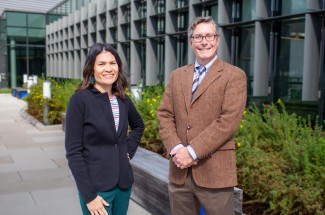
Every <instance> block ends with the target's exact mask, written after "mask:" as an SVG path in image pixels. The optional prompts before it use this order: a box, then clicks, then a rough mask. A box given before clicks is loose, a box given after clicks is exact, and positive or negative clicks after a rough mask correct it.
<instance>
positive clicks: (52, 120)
mask: <svg viewBox="0 0 325 215" xmlns="http://www.w3.org/2000/svg"><path fill="white" fill-rule="evenodd" d="M49 81H50V82H51V98H50V99H46V102H47V105H48V106H49V111H48V124H49V125H53V124H60V123H61V122H62V119H61V114H62V112H65V111H66V108H67V104H68V101H69V99H70V97H71V95H72V94H73V93H74V91H75V89H76V87H77V85H78V83H79V82H80V80H66V81H56V80H54V79H51V78H50V79H49ZM43 82H44V79H43V78H39V79H38V82H37V84H34V85H33V86H32V87H31V88H30V93H29V94H28V95H27V97H26V101H27V103H28V106H27V112H28V113H29V114H31V115H32V116H34V117H35V118H36V119H38V120H39V121H41V122H43V107H44V102H45V100H44V98H43Z"/></svg>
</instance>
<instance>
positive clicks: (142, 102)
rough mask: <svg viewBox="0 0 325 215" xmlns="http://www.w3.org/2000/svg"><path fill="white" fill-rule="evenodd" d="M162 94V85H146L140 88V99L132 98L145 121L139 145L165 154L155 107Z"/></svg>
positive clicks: (157, 105) (156, 107)
mask: <svg viewBox="0 0 325 215" xmlns="http://www.w3.org/2000/svg"><path fill="white" fill-rule="evenodd" d="M163 94H164V86H162V85H156V86H147V87H145V88H144V89H143V90H142V92H141V98H140V99H138V100H137V99H135V98H133V99H132V100H133V102H134V104H135V106H136V108H137V110H138V111H139V113H140V115H141V117H142V118H143V120H144V123H145V130H144V133H143V136H142V139H141V143H140V145H141V146H142V147H144V148H147V149H149V150H151V151H153V152H156V153H159V154H161V155H164V156H165V152H164V146H163V144H162V141H161V138H160V135H159V130H158V129H159V126H158V119H157V109H158V107H159V104H160V101H161V98H162V95H163Z"/></svg>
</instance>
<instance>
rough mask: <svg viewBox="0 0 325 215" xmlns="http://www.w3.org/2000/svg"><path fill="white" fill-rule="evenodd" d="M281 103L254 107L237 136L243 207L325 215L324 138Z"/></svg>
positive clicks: (280, 212)
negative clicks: (245, 200) (244, 205)
mask: <svg viewBox="0 0 325 215" xmlns="http://www.w3.org/2000/svg"><path fill="white" fill-rule="evenodd" d="M278 103H279V107H280V108H279V109H280V110H279V109H278V108H277V106H276V105H266V106H264V108H263V109H262V111H260V110H259V109H257V108H256V107H254V106H253V107H251V108H249V109H248V111H247V112H245V114H244V117H243V120H242V124H241V125H240V129H239V130H238V132H237V133H236V140H237V146H238V148H237V150H236V152H237V165H238V181H239V186H240V187H241V188H242V189H243V190H244V193H245V195H247V196H248V198H247V199H249V201H247V202H245V203H244V204H250V203H259V204H267V205H268V208H267V210H265V211H264V214H324V211H325V191H324V184H325V134H324V132H323V131H322V128H321V127H318V126H317V125H316V126H315V127H314V128H313V127H312V125H311V123H310V120H309V121H308V120H305V119H302V118H301V117H299V116H296V115H295V114H288V113H287V112H286V110H285V107H284V105H283V104H282V102H281V101H280V100H279V102H278Z"/></svg>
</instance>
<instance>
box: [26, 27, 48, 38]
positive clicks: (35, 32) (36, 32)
mask: <svg viewBox="0 0 325 215" xmlns="http://www.w3.org/2000/svg"><path fill="white" fill-rule="evenodd" d="M28 36H29V37H45V29H33V28H30V29H28Z"/></svg>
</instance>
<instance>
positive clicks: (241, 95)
mask: <svg viewBox="0 0 325 215" xmlns="http://www.w3.org/2000/svg"><path fill="white" fill-rule="evenodd" d="M193 74H194V64H190V65H186V66H183V67H181V68H178V69H176V70H175V71H174V72H172V73H171V77H170V80H169V83H168V86H167V87H166V90H165V95H164V97H163V100H162V102H161V104H160V107H159V109H158V119H159V125H160V128H159V129H160V130H159V131H160V135H161V138H162V141H163V143H164V146H165V147H166V149H167V152H168V153H170V151H171V150H172V149H173V148H174V147H175V146H176V145H177V144H179V143H183V144H184V145H185V146H186V145H187V144H191V146H192V147H193V149H194V151H195V152H196V154H197V156H198V159H199V162H198V164H197V165H195V166H192V174H193V178H194V180H195V182H196V184H197V185H199V186H201V187H206V188H224V187H233V186H236V185H237V175H236V159H235V151H234V149H235V142H234V139H233V135H234V133H235V131H236V129H237V128H238V127H239V125H240V122H241V119H242V115H243V112H244V108H245V104H246V91H247V90H246V75H245V73H244V72H243V71H242V70H241V69H239V68H238V67H235V66H232V65H230V64H228V63H225V62H223V61H222V60H220V59H219V58H217V59H216V61H215V62H214V63H213V64H212V66H211V67H210V69H209V71H208V72H207V73H206V75H205V77H204V79H203V80H202V82H201V83H200V85H199V87H198V89H197V91H196V93H195V95H194V98H193V100H191V94H192V82H193ZM187 171H188V169H183V170H181V169H180V168H177V166H176V165H175V164H174V162H173V161H170V171H169V178H170V181H171V182H173V183H176V184H183V183H185V179H186V175H187Z"/></svg>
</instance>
